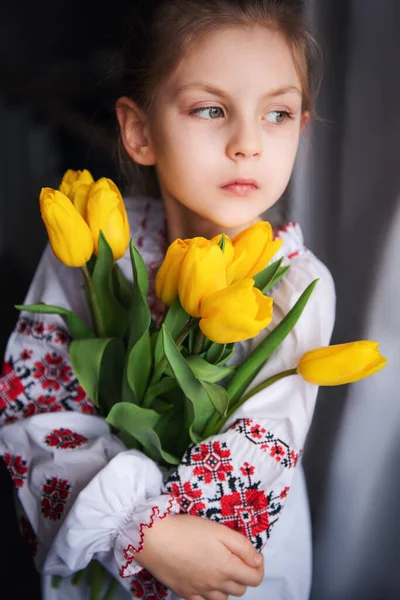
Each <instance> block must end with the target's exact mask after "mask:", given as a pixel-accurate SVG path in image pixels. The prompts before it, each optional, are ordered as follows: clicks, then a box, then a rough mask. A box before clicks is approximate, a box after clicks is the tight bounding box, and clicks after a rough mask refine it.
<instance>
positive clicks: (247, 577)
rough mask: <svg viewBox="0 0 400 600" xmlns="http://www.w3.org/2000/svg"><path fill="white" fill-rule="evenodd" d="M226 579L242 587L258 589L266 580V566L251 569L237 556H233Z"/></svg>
mask: <svg viewBox="0 0 400 600" xmlns="http://www.w3.org/2000/svg"><path fill="white" fill-rule="evenodd" d="M226 578H227V579H228V580H230V581H235V582H236V583H239V584H240V585H246V586H251V587H257V586H258V585H260V583H261V582H262V580H263V578H264V564H262V565H261V566H260V567H249V566H248V565H247V564H246V563H244V562H243V561H242V560H241V559H240V558H238V557H237V556H232V558H231V560H230V561H229V567H228V573H226Z"/></svg>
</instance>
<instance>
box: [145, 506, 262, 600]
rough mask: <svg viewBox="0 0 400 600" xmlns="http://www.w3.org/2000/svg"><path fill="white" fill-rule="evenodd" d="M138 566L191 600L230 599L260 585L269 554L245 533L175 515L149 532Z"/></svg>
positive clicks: (190, 517) (156, 523)
mask: <svg viewBox="0 0 400 600" xmlns="http://www.w3.org/2000/svg"><path fill="white" fill-rule="evenodd" d="M135 560H136V562H137V563H138V564H139V565H141V566H143V567H144V568H146V569H147V570H148V571H150V573H151V574H152V575H153V576H154V577H156V579H158V580H159V581H161V583H163V584H164V585H166V586H167V587H168V588H170V589H171V590H172V591H173V592H175V593H176V594H178V595H179V596H181V597H182V598H186V600H202V599H206V600H225V599H226V598H227V597H228V595H231V596H242V595H243V594H244V593H245V592H246V588H247V586H252V587H256V586H258V585H260V583H261V581H262V579H263V575H264V565H263V556H262V554H261V553H258V552H257V551H256V550H255V549H254V548H253V546H252V544H251V543H250V542H249V540H248V539H247V538H245V537H244V536H243V535H242V534H240V533H238V532H236V531H233V530H232V529H229V528H228V527H226V526H225V525H222V524H220V523H216V522H215V521H209V520H207V519H203V518H201V517H200V518H199V517H194V516H191V515H171V516H169V517H166V518H165V519H162V520H159V521H156V522H155V523H154V524H153V526H152V527H151V528H150V529H147V530H146V533H145V536H144V545H143V549H142V550H141V551H140V552H139V553H138V554H136V556H135Z"/></svg>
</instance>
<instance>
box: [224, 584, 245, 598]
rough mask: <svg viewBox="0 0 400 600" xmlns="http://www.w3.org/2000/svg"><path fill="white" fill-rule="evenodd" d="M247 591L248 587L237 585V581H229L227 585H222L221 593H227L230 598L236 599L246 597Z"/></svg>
mask: <svg viewBox="0 0 400 600" xmlns="http://www.w3.org/2000/svg"><path fill="white" fill-rule="evenodd" d="M246 590H247V586H246V585H242V584H241V583H236V581H227V582H226V583H224V584H221V592H225V594H228V596H235V597H236V598H240V597H241V596H244V594H245V593H246Z"/></svg>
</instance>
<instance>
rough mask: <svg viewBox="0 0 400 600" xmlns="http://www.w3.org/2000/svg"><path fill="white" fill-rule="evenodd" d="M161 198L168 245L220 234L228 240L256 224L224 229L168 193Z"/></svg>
mask: <svg viewBox="0 0 400 600" xmlns="http://www.w3.org/2000/svg"><path fill="white" fill-rule="evenodd" d="M162 197H163V202H164V209H165V214H166V217H167V236H168V243H172V242H173V241H174V240H176V239H178V238H180V239H187V238H193V237H205V238H207V239H211V238H212V237H214V236H215V235H218V234H220V233H222V232H223V233H226V234H227V235H228V236H229V237H230V238H233V237H234V236H235V235H236V234H237V233H239V231H242V230H243V229H245V228H246V227H249V226H250V225H253V223H254V222H256V221H253V222H251V223H250V222H249V223H245V224H243V225H242V226H240V227H233V228H225V229H224V228H222V227H221V226H220V225H217V224H216V223H213V222H212V221H209V220H208V219H205V218H204V217H201V216H200V215H198V214H197V213H194V212H193V211H191V210H190V209H189V208H187V207H186V206H184V205H183V204H181V203H180V202H179V201H178V200H176V199H175V198H173V197H172V196H170V195H169V194H168V193H164V192H163V194H162ZM257 220H261V219H257Z"/></svg>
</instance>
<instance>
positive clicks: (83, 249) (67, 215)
mask: <svg viewBox="0 0 400 600" xmlns="http://www.w3.org/2000/svg"><path fill="white" fill-rule="evenodd" d="M40 211H41V215H42V219H43V221H44V224H45V225H46V229H47V233H48V236H49V241H50V245H51V248H52V250H53V253H54V254H55V256H56V257H57V258H58V259H59V260H60V261H61V262H63V263H64V264H66V265H67V266H69V267H81V266H82V265H84V264H85V263H86V262H87V261H88V260H89V259H90V257H91V256H92V253H93V239H92V235H91V232H90V229H89V227H88V225H87V224H86V223H85V221H84V219H83V218H82V217H81V215H80V214H79V213H78V211H77V210H76V208H75V207H74V206H73V204H72V202H71V201H70V200H69V198H67V196H65V195H64V194H62V193H61V192H59V191H58V190H53V189H51V188H42V190H41V193H40Z"/></svg>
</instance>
